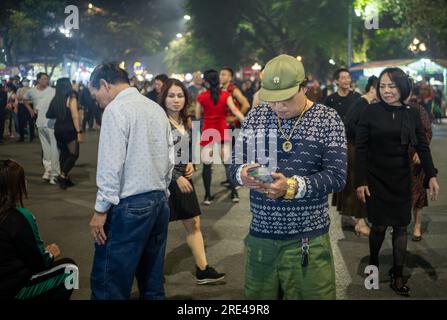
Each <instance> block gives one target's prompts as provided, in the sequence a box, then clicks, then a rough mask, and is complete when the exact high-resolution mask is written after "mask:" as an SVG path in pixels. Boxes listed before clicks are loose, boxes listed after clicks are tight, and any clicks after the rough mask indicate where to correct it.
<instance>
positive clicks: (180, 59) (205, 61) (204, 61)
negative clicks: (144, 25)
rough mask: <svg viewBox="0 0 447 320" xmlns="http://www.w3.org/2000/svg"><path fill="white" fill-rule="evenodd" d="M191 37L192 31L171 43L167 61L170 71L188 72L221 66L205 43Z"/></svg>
mask: <svg viewBox="0 0 447 320" xmlns="http://www.w3.org/2000/svg"><path fill="white" fill-rule="evenodd" d="M198 41H199V40H197V39H194V38H192V37H191V33H187V34H185V36H184V37H183V38H181V39H178V40H173V41H172V42H171V43H170V44H169V49H168V50H167V53H166V58H165V63H166V66H167V67H168V71H169V73H179V72H181V73H186V72H193V71H196V70H202V71H203V70H206V69H210V68H219V65H218V64H217V63H216V60H215V59H214V56H212V55H211V54H210V53H209V52H208V51H207V49H206V46H205V45H204V44H203V43H200V42H198Z"/></svg>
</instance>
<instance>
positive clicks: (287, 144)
mask: <svg viewBox="0 0 447 320" xmlns="http://www.w3.org/2000/svg"><path fill="white" fill-rule="evenodd" d="M282 149H283V150H284V151H285V152H290V150H292V142H290V141H288V140H287V141H286V142H284V143H283V144H282Z"/></svg>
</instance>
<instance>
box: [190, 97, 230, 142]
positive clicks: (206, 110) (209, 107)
mask: <svg viewBox="0 0 447 320" xmlns="http://www.w3.org/2000/svg"><path fill="white" fill-rule="evenodd" d="M228 97H231V94H230V93H228V92H227V91H223V90H222V91H221V92H220V96H219V101H217V104H214V101H213V99H212V98H211V93H210V91H209V90H207V91H205V92H202V93H201V94H199V95H198V96H197V102H198V103H200V104H201V106H202V108H203V128H202V137H201V139H200V145H201V146H202V147H203V146H206V145H207V144H210V143H214V142H219V143H220V142H222V141H231V135H230V134H229V132H228V131H227V132H225V129H229V126H228V124H227V119H226V117H225V109H226V107H227V99H228ZM208 129H214V130H217V132H218V133H219V136H214V134H213V133H212V132H208V133H207V132H206V130H208ZM207 135H208V137H207Z"/></svg>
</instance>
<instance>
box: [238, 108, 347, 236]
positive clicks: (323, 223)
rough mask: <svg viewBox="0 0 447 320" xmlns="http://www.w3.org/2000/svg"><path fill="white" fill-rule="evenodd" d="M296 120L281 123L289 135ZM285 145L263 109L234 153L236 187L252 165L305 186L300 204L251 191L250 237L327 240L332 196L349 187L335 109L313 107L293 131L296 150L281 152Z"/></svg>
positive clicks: (243, 133)
mask: <svg viewBox="0 0 447 320" xmlns="http://www.w3.org/2000/svg"><path fill="white" fill-rule="evenodd" d="M296 120H297V118H293V119H290V120H282V128H283V130H284V132H285V133H286V134H287V135H289V134H290V132H291V129H292V127H293V125H294V124H295V121H296ZM269 133H270V136H268V134H269ZM272 134H273V137H272ZM267 137H268V138H267ZM260 141H261V143H260ZM262 142H263V143H262ZM284 142H285V139H284V138H283V137H282V135H281V133H280V131H279V130H278V118H277V116H276V114H275V113H274V112H273V111H272V110H271V108H270V107H269V105H267V104H264V105H260V106H258V107H256V108H253V109H252V110H251V111H250V112H249V114H248V115H247V117H246V119H245V121H244V123H243V125H242V131H241V132H240V134H239V136H238V138H237V140H236V146H235V148H234V152H233V162H232V165H231V167H230V172H231V178H232V179H233V181H234V182H235V183H237V178H236V174H237V171H238V169H239V167H240V166H241V164H246V163H251V162H253V161H254V162H257V163H261V164H263V165H265V166H266V167H268V168H269V170H270V171H272V172H280V173H283V174H284V175H285V176H286V177H292V176H294V175H297V176H301V177H303V179H304V180H305V182H306V193H305V195H304V197H303V198H301V199H293V200H285V199H283V198H281V199H277V200H272V199H269V198H267V197H266V196H265V195H264V194H262V193H259V192H256V191H253V190H250V210H251V212H252V214H253V218H252V221H251V224H250V234H251V235H253V236H256V237H261V238H269V239H277V240H293V239H301V238H304V237H309V238H311V237H316V236H320V235H323V234H325V233H327V232H328V231H329V225H330V219H329V215H328V194H329V193H333V192H340V191H342V190H343V187H344V185H345V183H346V172H347V149H346V136H345V128H344V125H343V122H342V120H341V118H340V117H339V115H338V114H337V112H336V111H335V110H334V109H332V108H329V107H326V106H324V105H321V104H314V105H313V106H312V107H311V108H310V109H309V110H308V111H307V112H306V113H305V114H304V116H303V117H302V119H301V120H300V122H299V124H298V126H297V127H296V129H295V132H294V134H293V136H292V139H291V142H292V144H293V149H292V151H290V152H284V151H283V150H282V144H283V143H284ZM242 148H243V149H242ZM247 148H248V149H249V150H250V151H247V150H248V149H247ZM253 149H255V150H253ZM242 150H243V152H242ZM275 154H276V157H275ZM275 159H276V161H275ZM267 162H268V163H267Z"/></svg>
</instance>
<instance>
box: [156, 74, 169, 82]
mask: <svg viewBox="0 0 447 320" xmlns="http://www.w3.org/2000/svg"><path fill="white" fill-rule="evenodd" d="M168 79H169V77H168V76H167V75H166V74H164V73H162V74H157V75H156V76H155V78H154V81H155V80H160V81H161V82H163V83H165V82H166V81H168Z"/></svg>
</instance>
